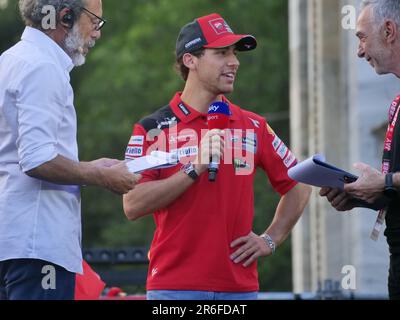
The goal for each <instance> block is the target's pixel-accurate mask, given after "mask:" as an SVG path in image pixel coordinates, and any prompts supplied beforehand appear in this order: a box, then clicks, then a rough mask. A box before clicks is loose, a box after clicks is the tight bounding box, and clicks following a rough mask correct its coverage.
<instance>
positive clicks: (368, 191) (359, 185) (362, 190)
mask: <svg viewBox="0 0 400 320" xmlns="http://www.w3.org/2000/svg"><path fill="white" fill-rule="evenodd" d="M354 167H355V168H356V169H357V170H359V171H361V175H360V177H359V178H358V179H357V181H356V182H354V183H351V184H346V185H345V186H344V191H345V192H346V193H348V194H349V195H350V196H352V197H353V198H357V199H360V200H363V201H365V202H367V203H369V204H373V203H375V202H376V201H377V200H379V199H380V198H381V197H382V192H383V191H384V189H385V176H384V175H383V174H382V173H380V172H379V171H378V170H376V169H374V168H372V167H370V166H368V165H366V164H364V163H356V164H355V165H354Z"/></svg>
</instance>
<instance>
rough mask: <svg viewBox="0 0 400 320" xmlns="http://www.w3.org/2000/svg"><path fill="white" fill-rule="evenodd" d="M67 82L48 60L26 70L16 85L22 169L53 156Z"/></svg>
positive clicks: (51, 158) (30, 167) (24, 169)
mask: <svg viewBox="0 0 400 320" xmlns="http://www.w3.org/2000/svg"><path fill="white" fill-rule="evenodd" d="M67 85H68V84H67V83H65V80H64V79H62V76H61V75H60V74H59V73H58V72H57V71H56V70H55V66H53V65H51V64H41V65H39V66H37V67H35V68H34V69H33V70H31V71H29V72H28V74H27V76H26V77H24V78H23V80H22V81H21V83H20V84H19V86H18V89H17V95H16V100H17V101H16V107H17V122H18V138H17V148H18V155H19V163H20V166H21V168H22V170H23V171H24V172H27V171H30V170H32V169H35V168H37V167H39V166H41V165H42V164H44V163H46V162H48V161H51V160H53V159H54V158H56V157H57V152H56V146H57V134H58V128H59V126H60V124H61V122H62V118H63V114H64V108H65V101H66V99H67Z"/></svg>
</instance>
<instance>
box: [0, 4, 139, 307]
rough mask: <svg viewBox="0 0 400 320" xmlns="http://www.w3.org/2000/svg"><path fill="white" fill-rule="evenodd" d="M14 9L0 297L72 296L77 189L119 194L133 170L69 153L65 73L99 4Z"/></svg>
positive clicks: (72, 128) (0, 122) (0, 114)
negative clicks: (16, 32)
mask: <svg viewBox="0 0 400 320" xmlns="http://www.w3.org/2000/svg"><path fill="white" fill-rule="evenodd" d="M19 7H20V12H21V16H22V18H23V20H24V21H25V24H26V29H25V31H24V33H23V35H22V39H21V41H20V42H19V43H18V44H16V45H15V46H14V47H12V48H10V49H9V50H8V51H6V52H4V53H3V54H2V55H1V57H0V300H1V299H7V300H20V299H23V300H30V299H35V300H38V299H73V298H74V288H75V273H81V272H82V253H81V212H80V188H79V186H80V185H95V186H100V187H104V188H107V189H109V190H111V191H113V192H115V193H117V194H125V193H127V192H129V191H130V190H132V189H133V188H134V186H135V184H136V182H137V181H138V179H139V178H140V176H138V175H134V174H131V173H130V172H129V171H128V169H127V167H126V165H125V163H123V162H120V161H118V160H113V159H99V160H95V161H92V162H79V159H78V147H77V141H76V130H77V128H76V123H77V121H76V113H75V108H74V105H73V99H74V96H73V90H72V87H71V85H70V76H69V72H70V71H71V70H72V68H73V67H74V66H80V65H82V64H84V62H85V57H86V55H87V54H88V52H89V50H90V49H91V48H92V47H93V46H94V44H95V41H96V40H97V39H99V38H100V36H101V32H100V29H101V28H102V27H103V25H104V23H105V21H104V20H103V19H102V18H101V16H102V3H101V0H20V1H19Z"/></svg>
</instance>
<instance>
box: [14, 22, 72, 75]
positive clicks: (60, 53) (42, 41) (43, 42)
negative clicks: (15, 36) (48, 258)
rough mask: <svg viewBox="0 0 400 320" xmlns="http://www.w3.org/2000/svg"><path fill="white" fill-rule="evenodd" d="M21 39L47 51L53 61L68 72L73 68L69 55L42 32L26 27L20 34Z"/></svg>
mask: <svg viewBox="0 0 400 320" xmlns="http://www.w3.org/2000/svg"><path fill="white" fill-rule="evenodd" d="M21 40H23V41H28V42H33V43H35V44H36V45H38V46H39V47H40V48H41V49H43V50H45V51H47V53H48V54H49V55H50V56H51V57H52V58H53V59H54V60H55V62H57V63H58V64H60V65H61V66H62V67H63V68H64V69H65V70H67V71H68V72H71V70H72V69H73V68H74V64H73V62H72V59H71V57H70V56H69V55H68V54H67V53H66V52H65V51H64V50H63V49H62V48H61V47H60V46H59V45H58V44H57V43H56V42H55V41H54V40H53V39H51V38H50V37H49V36H47V35H46V34H45V33H44V32H42V31H40V30H38V29H35V28H32V27H26V28H25V30H24V33H23V34H22V37H21Z"/></svg>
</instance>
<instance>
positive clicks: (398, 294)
mask: <svg viewBox="0 0 400 320" xmlns="http://www.w3.org/2000/svg"><path fill="white" fill-rule="evenodd" d="M388 287H389V298H390V300H400V252H396V253H394V252H392V253H391V255H390V268H389V282H388Z"/></svg>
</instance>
